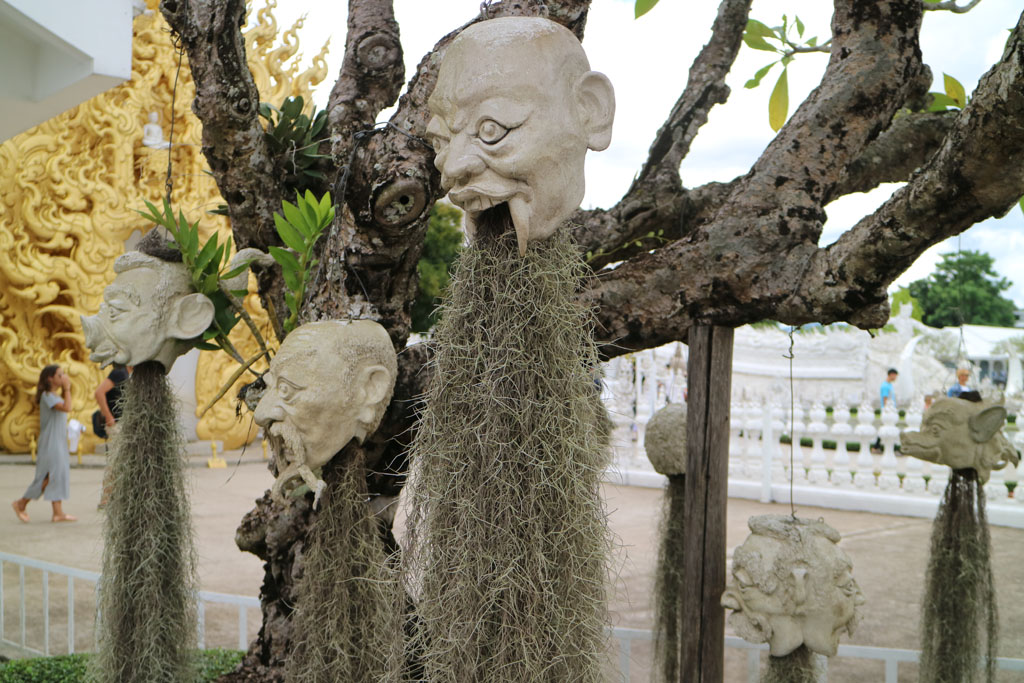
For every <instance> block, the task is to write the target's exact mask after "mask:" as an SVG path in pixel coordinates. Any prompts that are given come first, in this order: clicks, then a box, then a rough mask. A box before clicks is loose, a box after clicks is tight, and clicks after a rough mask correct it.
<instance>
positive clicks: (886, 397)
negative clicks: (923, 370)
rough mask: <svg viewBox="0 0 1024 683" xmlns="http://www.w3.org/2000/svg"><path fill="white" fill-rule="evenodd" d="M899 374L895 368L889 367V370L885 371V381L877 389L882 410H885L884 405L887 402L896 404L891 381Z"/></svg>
mask: <svg viewBox="0 0 1024 683" xmlns="http://www.w3.org/2000/svg"><path fill="white" fill-rule="evenodd" d="M899 374H900V373H899V371H898V370H897V369H896V368H889V372H888V373H886V377H885V381H884V382H882V387H881V389H880V390H879V393H880V394H881V399H882V401H881V403H882V410H885V407H886V405H888V404H889V403H892V404H893V405H894V406H895V405H896V398H895V395H894V387H893V382H895V381H896V377H897V375H899Z"/></svg>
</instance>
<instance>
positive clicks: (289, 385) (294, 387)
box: [277, 377, 306, 403]
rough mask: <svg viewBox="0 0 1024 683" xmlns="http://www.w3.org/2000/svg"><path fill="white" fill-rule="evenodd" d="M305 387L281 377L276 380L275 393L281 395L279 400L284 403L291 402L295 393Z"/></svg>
mask: <svg viewBox="0 0 1024 683" xmlns="http://www.w3.org/2000/svg"><path fill="white" fill-rule="evenodd" d="M305 388H306V387H303V386H299V385H298V384H296V383H295V382H290V381H288V380H286V379H285V378H283V377H280V378H278V380H277V395H278V396H280V397H281V400H282V401H284V402H285V403H289V402H291V400H292V399H293V398H295V396H296V394H298V393H299V392H300V391H302V390H303V389H305Z"/></svg>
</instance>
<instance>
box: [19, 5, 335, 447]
mask: <svg viewBox="0 0 1024 683" xmlns="http://www.w3.org/2000/svg"><path fill="white" fill-rule="evenodd" d="M157 2H158V0H148V4H149V8H150V9H151V10H156V5H157ZM276 4H277V3H276V0H269V1H268V3H267V6H266V7H264V8H263V9H261V10H259V11H258V12H256V21H255V22H253V21H252V13H250V21H249V23H250V28H248V29H247V30H246V32H245V36H246V50H247V54H248V55H249V64H250V67H251V69H252V72H253V76H254V78H255V79H256V85H257V87H258V88H259V90H260V93H261V97H262V98H263V99H264V100H265V101H268V102H271V103H274V104H280V102H281V101H282V100H283V99H284V98H285V97H286V96H289V95H302V96H304V97H305V99H306V101H307V102H309V101H310V99H311V97H310V87H311V86H312V85H315V84H317V83H319V82H320V81H322V80H323V79H324V77H325V76H326V74H327V66H326V62H325V60H324V58H325V56H326V53H327V46H326V45H325V46H324V47H323V48H322V49H321V50H320V53H319V54H318V55H317V56H316V57H315V58H314V59H313V66H312V67H310V68H309V69H306V70H304V71H302V72H300V71H299V58H300V56H299V55H298V54H297V53H298V29H299V28H300V27H301V24H302V22H301V20H300V21H299V22H298V23H297V24H296V25H295V26H293V27H292V28H291V29H289V30H287V31H285V32H284V34H283V35H282V44H280V45H278V46H276V47H275V46H274V43H275V42H276V41H275V39H276V37H277V33H278V27H277V23H276V21H275V19H274V17H273V13H272V11H273V8H274V7H276ZM134 34H135V35H134V41H133V56H132V78H131V80H130V81H128V82H126V83H123V84H122V85H120V86H118V87H116V88H113V89H111V90H108V91H107V92H105V93H103V94H101V95H98V96H96V97H94V98H92V99H91V100H89V101H87V102H85V103H83V104H80V105H78V106H77V107H74V108H73V109H70V110H68V111H66V112H64V113H63V114H61V115H59V116H57V117H55V118H53V119H51V120H49V121H47V122H45V123H43V124H40V125H38V126H36V127H34V128H32V129H30V130H28V131H26V132H24V133H22V134H20V135H18V136H16V137H14V138H12V139H10V140H7V141H6V142H3V143H2V144H0V450H4V451H8V452H26V451H27V450H28V447H29V441H30V438H31V436H32V435H33V434H35V433H37V432H38V429H39V425H38V423H39V417H38V411H37V409H36V407H35V405H34V402H33V396H34V392H35V384H36V380H37V379H38V377H39V371H40V370H41V369H42V367H43V366H44V365H47V364H48V363H60V364H61V365H63V366H64V367H65V368H66V369H67V371H68V373H69V374H70V375H71V379H72V388H73V397H74V406H75V409H74V411H73V412H72V417H74V418H77V419H78V420H79V421H81V422H82V423H84V424H86V425H88V424H89V422H90V420H89V417H90V415H91V413H92V412H93V411H94V410H96V404H95V401H94V399H93V396H92V393H93V390H94V389H95V387H96V386H97V385H98V384H99V383H100V381H101V380H102V379H103V377H104V376H105V374H106V373H105V371H101V370H100V369H99V368H98V367H97V366H96V365H95V364H94V363H91V362H90V361H89V352H88V349H86V347H85V343H84V339H83V336H82V330H81V323H80V322H79V316H80V315H81V314H83V313H85V314H91V313H93V312H95V311H96V310H97V309H98V307H99V303H100V301H101V298H102V293H103V288H104V287H105V286H106V285H107V283H109V282H110V281H111V280H112V279H113V276H114V273H113V263H114V259H115V258H117V256H118V255H120V254H121V253H122V252H123V251H124V242H125V240H127V239H128V238H129V236H131V235H132V233H133V232H134V231H145V230H148V229H149V227H150V224H149V223H147V222H146V221H145V220H143V219H142V218H141V217H140V216H139V215H138V214H137V213H136V209H140V208H143V199H148V200H150V201H153V202H156V203H159V202H160V201H161V198H162V197H163V195H164V192H165V189H164V181H165V175H166V171H167V159H168V157H167V154H168V152H167V150H156V149H151V148H149V147H145V146H143V145H142V127H143V125H144V124H145V123H147V117H148V115H149V113H150V112H157V114H158V116H159V123H160V124H161V125H162V127H163V131H164V137H165V139H166V138H167V137H168V135H169V132H170V131H169V128H170V125H169V122H170V117H171V106H172V102H171V99H172V98H171V93H172V88H173V85H174V76H175V71H176V68H177V52H176V51H175V50H174V48H173V46H172V44H171V40H170V34H169V32H168V27H167V24H166V23H165V22H164V20H163V17H161V16H160V14H159V11H154V12H153V13H151V14H144V15H140V16H138V17H136V19H135V22H134ZM193 97H194V87H193V84H192V78H191V73H190V72H189V69H188V60H187V58H186V59H185V60H184V62H183V64H182V69H181V73H180V76H179V80H178V90H177V96H176V98H175V101H174V116H175V122H174V142H175V145H174V148H173V152H172V162H173V181H174V189H173V192H172V194H171V201H172V203H173V204H174V206H175V208H176V209H181V210H183V211H184V212H185V214H186V215H187V216H188V217H189V218H190V219H191V220H196V219H201V220H200V226H201V229H203V230H204V231H205V233H206V235H208V234H209V233H210V232H212V231H214V230H217V231H220V232H222V233H223V234H225V235H226V234H228V232H229V226H228V222H227V219H225V218H222V217H219V216H211V215H208V214H206V213H205V212H206V211H207V210H209V209H212V208H214V207H216V206H217V204H219V203H222V201H223V200H222V199H221V198H220V195H219V193H218V192H217V187H216V184H215V183H214V181H213V179H212V178H211V177H210V176H209V175H207V174H206V173H204V170H205V169H206V168H207V167H206V160H205V158H204V157H203V155H202V151H201V149H200V147H199V142H200V134H201V125H200V123H199V121H198V119H196V117H195V116H194V115H193V114H192V112H191V110H190V107H191V103H192V99H193ZM206 235H204V237H205V236H206ZM247 305H248V307H249V309H250V311H252V312H253V314H254V316H256V317H257V319H258V320H260V321H265V319H266V316H265V314H264V313H263V312H262V311H260V310H257V309H258V299H257V298H256V297H255V296H254V295H251V296H249V297H248V299H247ZM264 326H265V325H264V324H261V327H264ZM247 337H248V331H247V329H245V328H244V325H241V324H240V325H239V326H238V327H237V328H236V330H235V331H234V332H233V335H232V340H233V341H234V342H235V344H236V345H237V346H239V348H240V350H242V352H243V354H245V353H246V352H252V353H254V352H255V349H256V346H255V343H254V342H252V341H251V340H249V339H247ZM268 339H269V338H268ZM234 367H235V364H234V361H232V360H231V359H230V358H228V357H227V355H226V354H224V353H221V352H217V353H214V352H206V351H204V352H202V353H201V354H200V359H199V365H198V369H197V372H196V403H197V405H198V406H200V407H201V406H203V405H205V404H206V403H207V401H208V400H209V399H210V398H212V397H213V395H214V394H215V393H216V391H217V390H218V389H219V388H220V386H221V384H222V382H224V381H226V380H227V379H228V378H229V377H230V375H231V373H232V372H233V370H234ZM231 396H233V394H232V393H229V394H228V397H231ZM90 430H91V427H90ZM197 432H198V434H199V437H200V438H203V439H222V440H223V441H224V442H225V446H227V447H229V448H233V447H237V446H239V445H241V444H242V443H243V442H245V441H246V440H248V439H250V438H251V436H252V434H253V433H254V430H252V428H251V426H250V424H249V421H248V420H245V421H240V420H238V419H237V418H236V417H235V409H234V405H233V401H231V400H229V399H228V398H225V399H222V400H221V401H220V402H219V403H218V404H217V406H215V407H214V409H213V410H211V411H210V412H209V413H207V415H206V416H205V417H204V418H203V419H202V420H201V421H200V424H199V427H198V429H197ZM94 443H95V437H92V436H91V435H87V438H86V439H84V440H83V448H84V450H85V451H86V452H89V450H91V448H92V446H93V445H94Z"/></svg>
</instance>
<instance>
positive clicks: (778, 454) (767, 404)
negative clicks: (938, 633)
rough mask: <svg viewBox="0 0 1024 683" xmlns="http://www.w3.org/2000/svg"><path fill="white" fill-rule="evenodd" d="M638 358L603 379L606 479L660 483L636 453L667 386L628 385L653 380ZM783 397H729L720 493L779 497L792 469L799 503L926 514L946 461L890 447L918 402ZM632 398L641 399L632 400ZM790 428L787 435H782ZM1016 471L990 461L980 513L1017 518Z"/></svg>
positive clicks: (995, 519) (1022, 524)
mask: <svg viewBox="0 0 1024 683" xmlns="http://www.w3.org/2000/svg"><path fill="white" fill-rule="evenodd" d="M615 360H616V361H618V360H620V359H615ZM613 363H614V361H613ZM645 366H646V367H648V368H650V369H651V370H652V371H653V370H657V369H658V368H659V365H658V364H656V363H652V362H647V363H633V364H630V363H629V362H628V359H626V361H623V362H622V363H621V364H620V365H619V367H617V368H616V381H614V382H608V383H606V391H605V394H604V396H605V402H606V405H608V407H609V411H610V412H611V413H612V419H613V422H614V423H615V431H614V432H613V435H612V445H613V447H614V449H615V459H614V465H613V468H612V471H611V472H610V473H609V479H610V480H611V481H617V482H620V483H628V484H634V485H641V486H661V485H663V483H664V480H663V478H661V477H660V476H659V475H656V474H655V473H654V470H653V468H651V466H650V463H649V462H648V461H647V458H646V457H645V455H644V451H643V433H644V428H645V420H646V419H647V418H648V416H649V415H650V414H653V412H655V411H657V410H658V409H660V408H662V407H664V405H665V400H666V395H668V394H671V393H672V392H664V394H659V395H658V398H659V400H658V402H657V404H656V405H654V406H653V410H652V405H651V401H650V394H648V393H645V394H643V396H642V398H643V401H639V398H638V395H637V394H636V393H635V391H634V390H635V387H637V386H638V385H641V386H644V387H649V386H650V384H651V383H652V382H654V381H656V379H655V376H654V375H652V376H650V377H648V376H646V375H644V372H645V370H644V367H645ZM638 378H639V379H638ZM662 381H664V380H662ZM681 398H682V397H679V398H678V399H677V400H681ZM784 399H788V392H779V393H777V394H775V395H773V396H771V397H769V398H761V399H758V398H756V397H755V398H752V397H749V396H741V397H740V399H739V400H737V401H735V402H734V403H733V404H732V406H731V420H730V431H729V453H730V462H729V495H730V496H735V497H741V498H754V499H759V500H761V501H762V502H766V503H767V502H773V501H774V502H789V497H790V478H791V477H792V491H793V498H794V499H795V502H797V503H800V504H804V505H817V506H821V507H834V508H841V509H857V510H864V511H867V512H879V513H885V514H903V515H910V516H921V517H930V516H932V515H934V512H935V510H936V508H937V506H938V500H939V497H940V496H941V494H942V491H943V489H944V488H945V486H946V482H947V480H948V477H949V468H947V467H944V466H938V465H933V464H931V463H927V462H922V461H920V460H917V459H916V458H911V457H907V456H903V455H900V453H899V436H900V432H901V431H905V430H916V429H918V428H919V427H920V425H921V411H920V410H913V411H908V412H907V413H906V414H904V415H902V416H901V415H900V414H899V413H897V411H895V410H893V409H887V410H884V411H882V412H881V413H880V414H877V415H876V413H875V410H874V409H873V408H872V407H871V406H869V405H867V404H861V405H860V406H857V407H856V409H855V410H854V409H852V408H851V407H849V406H847V405H843V404H841V403H837V404H836V405H835V406H834V409H831V410H829V409H827V408H826V406H825V404H824V403H823V402H821V401H816V402H815V403H814V404H813V405H811V406H804V405H801V404H800V403H799V402H797V403H796V404H795V405H794V410H793V415H792V417H791V416H790V415H789V412H790V406H789V402H788V400H784ZM638 403H642V404H643V407H642V409H636V408H635V406H637V405H638ZM921 407H922V408H923V405H922V406H921ZM1004 433H1005V434H1006V435H1007V437H1008V438H1009V439H1010V441H1011V443H1014V444H1015V446H1016V448H1017V449H1018V451H1021V450H1024V430H1017V428H1016V425H1013V424H1011V425H1007V426H1006V427H1005V428H1004ZM791 435H792V436H793V437H795V440H796V444H792V445H791V443H792V440H793V439H792V438H791ZM801 441H802V442H803V445H800V443H801ZM791 458H792V464H793V467H792V471H791V467H790V460H791ZM1019 476H1020V475H1019V473H1018V471H1017V469H1015V468H1013V467H1006V468H1004V469H1002V470H994V471H992V473H991V477H990V479H989V481H988V483H987V484H986V485H985V493H986V495H987V497H988V501H989V521H990V522H992V523H994V524H1000V525H1007V526H1014V527H1018V528H1024V502H1022V498H1024V491H1021V492H1018V491H1016V486H1017V482H1018V478H1019ZM865 494H871V495H865ZM1018 494H1019V495H1018Z"/></svg>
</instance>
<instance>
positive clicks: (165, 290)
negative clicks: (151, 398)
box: [82, 251, 214, 372]
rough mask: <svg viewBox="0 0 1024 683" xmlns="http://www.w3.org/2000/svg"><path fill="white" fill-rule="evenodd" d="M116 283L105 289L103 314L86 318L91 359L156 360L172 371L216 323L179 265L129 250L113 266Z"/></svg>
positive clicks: (102, 361)
mask: <svg viewBox="0 0 1024 683" xmlns="http://www.w3.org/2000/svg"><path fill="white" fill-rule="evenodd" d="M114 272H115V273H116V274H117V275H116V277H115V278H114V281H113V282H112V283H111V284H110V285H108V286H107V288H106V289H104V290H103V303H101V304H100V310H99V313H97V314H96V315H93V316H82V328H83V330H84V332H85V344H86V346H88V347H89V348H90V349H91V350H92V353H91V354H90V355H89V359H90V360H92V361H95V362H97V363H99V364H100V367H105V366H107V365H110V364H111V363H119V364H121V365H140V364H142V363H144V362H146V361H157V362H159V363H160V364H161V365H163V367H164V371H165V372H169V371H170V369H171V365H173V364H174V360H175V358H177V357H178V356H180V355H181V354H183V353H185V352H186V351H188V350H189V349H190V348H192V345H191V343H190V342H189V340H192V339H195V338H196V337H198V336H199V335H201V334H202V333H203V332H204V331H205V330H206V328H207V327H209V325H210V322H211V321H212V320H213V314H214V305H213V302H212V301H210V299H209V298H208V297H206V296H204V295H202V294H198V293H196V292H195V290H194V289H193V288H192V283H191V280H190V278H189V274H188V271H187V270H186V269H185V266H184V265H182V264H181V263H180V256H179V262H174V261H165V260H163V259H161V258H157V257H156V256H151V255H149V254H146V253H143V252H141V251H130V252H128V253H126V254H123V255H121V256H119V257H118V258H117V260H116V261H115V262H114Z"/></svg>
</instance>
